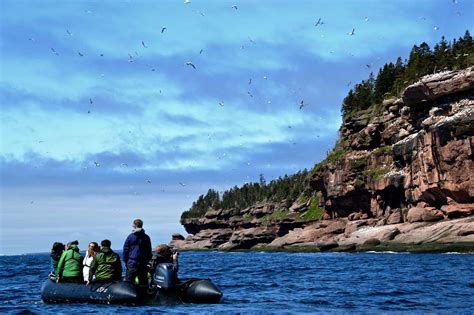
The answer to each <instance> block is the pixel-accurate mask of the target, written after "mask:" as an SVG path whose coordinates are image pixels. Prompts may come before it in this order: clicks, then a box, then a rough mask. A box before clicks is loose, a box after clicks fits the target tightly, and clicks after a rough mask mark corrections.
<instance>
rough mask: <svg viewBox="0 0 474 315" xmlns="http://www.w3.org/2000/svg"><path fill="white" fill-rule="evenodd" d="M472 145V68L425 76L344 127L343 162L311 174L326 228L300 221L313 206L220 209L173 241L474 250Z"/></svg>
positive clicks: (182, 244)
mask: <svg viewBox="0 0 474 315" xmlns="http://www.w3.org/2000/svg"><path fill="white" fill-rule="evenodd" d="M473 144H474V68H473V67H470V68H467V69H465V70H462V71H448V72H442V73H437V74H435V75H429V76H425V77H423V78H422V79H421V80H420V81H419V82H416V83H414V84H412V85H410V86H408V87H407V88H406V89H405V90H404V91H403V92H402V93H401V97H400V98H392V99H387V100H384V101H383V103H382V104H380V106H379V107H378V108H377V110H373V111H368V110H365V111H361V112H360V113H358V114H357V115H354V116H353V117H350V118H348V119H345V121H344V122H343V125H342V126H341V130H340V139H339V141H338V145H339V147H338V146H336V148H335V150H334V151H333V152H335V153H338V154H334V156H333V157H334V158H332V159H331V158H329V157H328V158H327V159H326V161H325V162H324V163H322V164H321V165H320V166H319V167H317V168H315V170H314V171H313V173H312V174H311V180H310V186H311V189H312V190H313V192H314V194H315V195H317V196H318V206H320V207H322V208H324V211H325V213H324V216H323V219H324V220H322V221H316V220H304V219H302V218H303V217H302V214H304V213H305V211H307V210H308V209H309V208H310V206H311V205H310V202H309V201H308V202H306V201H304V200H303V201H302V200H295V201H294V203H293V204H292V206H291V207H289V208H287V207H286V206H284V205H283V204H275V203H264V204H258V205H254V206H251V207H248V208H246V209H243V210H236V209H228V210H220V209H213V210H209V211H208V212H207V213H206V214H205V215H204V216H203V217H202V218H193V219H184V220H182V222H181V223H182V224H183V225H184V227H185V229H186V231H187V232H188V233H190V234H193V235H192V236H189V237H188V238H187V239H185V240H183V239H181V238H175V239H174V240H173V241H172V243H173V245H174V246H175V247H179V248H193V249H195V248H210V249H212V248H216V249H222V250H234V249H248V248H252V247H254V248H259V247H268V248H282V247H285V248H287V247H288V248H290V247H294V246H314V247H317V248H319V249H320V250H327V249H334V248H337V247H338V246H341V247H345V248H351V249H353V248H354V246H363V245H364V244H365V245H367V244H369V245H370V244H372V245H375V244H376V243H377V244H378V243H379V242H382V243H383V242H400V243H420V242H438V243H448V242H474V232H473V231H474V217H473V216H474V178H473V177H474V163H473ZM338 150H339V151H338ZM284 211H287V212H284ZM276 213H283V214H284V216H280V217H278V216H276V215H275V214H276ZM269 218H270V219H269ZM417 231H418V232H417ZM441 232H442V233H441ZM376 240H378V242H376Z"/></svg>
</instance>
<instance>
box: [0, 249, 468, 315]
mask: <svg viewBox="0 0 474 315" xmlns="http://www.w3.org/2000/svg"><path fill="white" fill-rule="evenodd" d="M0 266H1V268H0V281H1V291H0V292H1V293H0V313H16V314H19V313H23V314H28V313H38V314H40V313H41V314H44V313H55V314H60V313H67V314H71V313H135V314H137V313H143V314H148V313H159V312H166V313H183V314H195V313H199V314H200V313H223V314H224V313H225V314H227V313H251V314H253V313H354V312H355V313H400V312H404V313H405V312H407V313H414V312H415V313H446V314H448V313H449V314H459V313H464V314H473V313H474V255H472V254H456V253H448V254H407V253H400V254H395V253H254V252H253V253H241V252H238V253H223V252H183V253H181V255H180V276H181V277H199V278H211V279H212V280H213V282H214V283H216V284H217V285H218V286H219V287H220V288H221V290H222V291H223V292H224V299H223V301H222V303H221V304H218V305H175V306H114V305H92V304H69V305H66V304H63V305H48V304H43V303H42V302H41V297H40V287H41V284H42V283H43V281H44V280H45V279H46V276H47V274H48V273H49V271H50V265H49V256H48V255H47V254H32V255H21V256H2V257H0Z"/></svg>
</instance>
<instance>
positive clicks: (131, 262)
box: [123, 229, 151, 268]
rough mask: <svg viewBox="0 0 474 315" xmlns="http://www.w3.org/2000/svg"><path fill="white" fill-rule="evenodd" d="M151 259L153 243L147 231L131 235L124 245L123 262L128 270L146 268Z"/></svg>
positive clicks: (142, 230)
mask: <svg viewBox="0 0 474 315" xmlns="http://www.w3.org/2000/svg"><path fill="white" fill-rule="evenodd" d="M150 259H151V241H150V237H149V236H148V235H146V234H145V230H144V229H141V230H140V231H138V232H133V233H132V234H130V235H129V236H128V237H127V239H126V240H125V243H124V244H123V260H124V262H125V265H126V266H127V268H136V267H146V265H147V263H148V261H149V260H150Z"/></svg>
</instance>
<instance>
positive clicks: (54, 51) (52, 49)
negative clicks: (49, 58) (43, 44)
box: [51, 47, 59, 55]
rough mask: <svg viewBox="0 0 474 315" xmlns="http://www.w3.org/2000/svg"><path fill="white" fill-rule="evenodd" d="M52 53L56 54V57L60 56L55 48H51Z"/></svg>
mask: <svg viewBox="0 0 474 315" xmlns="http://www.w3.org/2000/svg"><path fill="white" fill-rule="evenodd" d="M51 51H52V52H53V54H55V55H59V54H58V52H57V51H56V50H54V48H53V47H51Z"/></svg>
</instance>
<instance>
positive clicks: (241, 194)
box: [181, 169, 309, 219]
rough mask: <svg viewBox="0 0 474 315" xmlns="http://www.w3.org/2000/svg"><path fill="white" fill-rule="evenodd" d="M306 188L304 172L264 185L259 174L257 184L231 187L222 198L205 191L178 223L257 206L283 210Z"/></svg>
mask: <svg viewBox="0 0 474 315" xmlns="http://www.w3.org/2000/svg"><path fill="white" fill-rule="evenodd" d="M308 186H309V183H308V170H306V169H304V170H303V171H299V172H298V173H296V174H294V175H291V176H288V175H285V176H284V177H279V178H278V179H275V180H272V181H271V182H270V183H266V181H265V178H264V177H263V175H262V174H260V180H259V182H258V183H247V184H245V185H243V186H242V187H237V186H234V187H233V188H231V189H229V190H227V191H225V192H224V193H223V194H222V196H220V194H219V193H218V192H217V191H215V190H213V189H209V190H208V191H207V194H206V195H201V196H199V198H198V199H197V200H196V201H194V202H193V204H192V205H191V208H189V210H188V211H185V212H183V214H182V215H181V218H182V219H185V218H196V217H202V216H203V215H204V213H206V211H207V210H209V209H237V210H242V209H245V208H247V207H249V206H251V205H255V204H256V203H259V202H285V206H286V207H290V206H291V204H292V203H293V202H294V201H295V200H296V199H297V198H298V197H299V196H300V195H301V193H303V192H304V191H305V189H306V188H307V187H308Z"/></svg>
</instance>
